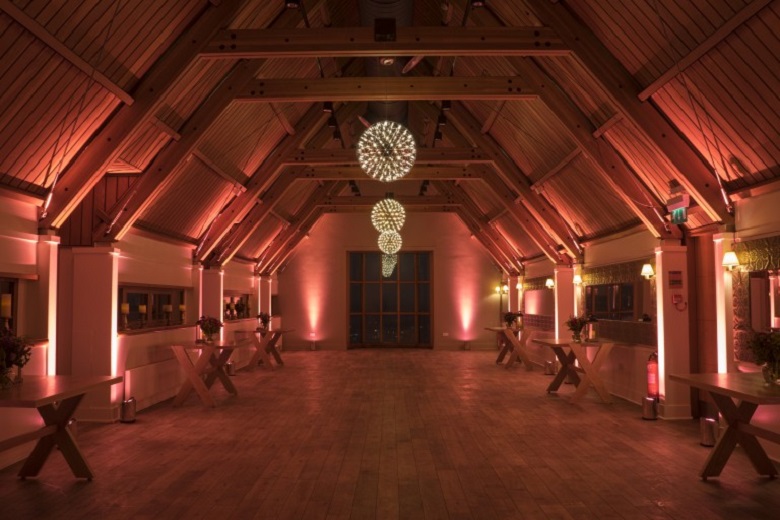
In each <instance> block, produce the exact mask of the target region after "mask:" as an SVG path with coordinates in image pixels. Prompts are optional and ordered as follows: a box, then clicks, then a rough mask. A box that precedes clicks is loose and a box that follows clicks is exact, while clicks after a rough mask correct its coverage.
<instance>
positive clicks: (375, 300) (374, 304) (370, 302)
mask: <svg viewBox="0 0 780 520" xmlns="http://www.w3.org/2000/svg"><path fill="white" fill-rule="evenodd" d="M364 288H365V289H364V290H365V292H366V294H365V296H366V309H365V312H379V284H378V283H367V284H365V285H364Z"/></svg>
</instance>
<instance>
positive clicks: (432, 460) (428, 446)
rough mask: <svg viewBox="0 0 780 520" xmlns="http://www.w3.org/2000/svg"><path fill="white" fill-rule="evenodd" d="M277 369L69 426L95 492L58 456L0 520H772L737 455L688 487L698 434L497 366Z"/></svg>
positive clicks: (490, 356) (5, 479)
mask: <svg viewBox="0 0 780 520" xmlns="http://www.w3.org/2000/svg"><path fill="white" fill-rule="evenodd" d="M284 356H285V366H284V367H283V368H280V369H278V370H275V371H268V370H262V369H258V370H254V371H244V370H242V371H239V372H238V374H237V375H236V376H235V377H234V378H233V381H234V383H235V385H236V387H237V388H238V391H239V396H238V397H233V396H230V395H229V394H227V393H226V392H225V391H224V390H222V389H221V387H220V388H219V389H218V390H215V391H214V395H215V396H216V398H217V402H218V406H217V407H216V408H211V409H208V408H204V407H203V406H201V404H200V402H199V401H198V400H197V398H196V397H195V395H194V394H193V395H192V397H191V398H190V399H189V400H188V401H187V402H186V403H185V404H184V405H183V406H181V407H179V408H173V407H172V406H171V402H170V401H167V402H165V403H161V404H160V405H157V406H155V407H153V408H151V409H147V410H142V411H140V412H139V413H138V415H137V421H136V422H135V423H133V424H123V423H116V424H111V425H102V426H98V427H94V428H85V427H83V426H80V428H79V431H78V440H79V444H80V446H81V447H82V450H83V451H84V453H85V455H86V457H87V459H88V460H89V462H90V464H91V466H92V468H93V470H94V471H95V473H96V477H95V479H94V480H93V481H92V482H86V481H83V480H79V479H75V478H73V476H72V474H71V473H70V470H69V469H68V467H67V465H66V464H65V462H64V459H63V458H62V456H61V455H60V454H59V453H55V454H53V455H52V457H51V458H50V460H49V461H48V462H47V464H46V465H45V466H44V468H43V470H42V472H41V475H40V476H39V477H38V478H35V479H28V480H25V481H21V480H18V479H17V478H16V476H15V475H16V472H17V471H18V470H19V467H20V465H19V464H17V465H15V466H12V467H9V468H6V469H4V470H2V471H0V504H2V506H0V518H8V519H27V518H30V519H33V518H35V519H44V518H60V519H71V518H72V519H78V518H104V519H111V520H114V519H124V518H128V519H130V518H132V519H143V518H150V519H152V518H154V519H157V518H188V519H197V518H208V519H221V518H236V519H250V518H259V519H287V518H289V519H347V518H351V519H371V518H381V519H385V518H388V519H392V518H399V519H416V518H419V519H434V518H451V519H471V518H474V519H480V520H482V519H492V518H534V519H569V518H571V519H582V518H598V519H604V518H625V519H632V520H634V519H656V518H657V519H661V518H662V519H669V518H680V519H692V518H728V519H735V518H736V519H738V518H752V519H760V518H767V519H769V518H773V519H774V518H778V511H780V480H771V479H767V478H765V477H760V476H758V475H756V474H755V472H754V471H753V469H752V466H751V465H750V463H749V461H748V459H747V457H745V455H744V454H743V453H742V452H741V451H740V450H739V449H737V451H736V452H735V454H734V456H733V457H732V458H731V460H730V461H729V463H728V464H727V465H726V468H725V470H724V471H723V474H722V475H721V476H720V477H719V478H714V479H710V480H708V481H706V482H704V481H702V480H700V479H699V478H698V477H697V474H698V471H699V469H700V468H701V466H702V464H703V462H704V460H705V458H706V457H707V455H708V453H709V450H710V449H711V448H705V447H702V446H700V445H699V429H698V422H695V421H692V420H689V421H644V420H642V418H641V410H640V409H639V407H638V406H637V405H634V404H631V403H627V402H624V401H621V400H616V402H614V403H612V404H609V405H606V404H602V403H601V402H599V401H598V399H597V398H596V396H595V393H592V395H589V396H588V397H587V398H586V399H584V400H583V401H581V402H580V403H579V404H577V405H570V404H568V403H567V402H566V400H565V399H563V398H561V397H560V396H557V395H548V394H547V393H546V392H545V387H546V385H547V384H548V383H549V381H550V377H551V376H545V375H542V372H541V371H540V370H536V371H534V372H527V371H525V369H524V368H523V367H522V366H518V367H516V368H512V369H510V370H505V369H504V368H503V367H498V366H496V365H495V364H494V360H495V352H439V351H429V350H402V349H398V350H364V351H349V352H346V351H344V352H286V353H285V354H284ZM570 390H571V389H570V387H568V385H564V387H562V391H563V392H567V391H570Z"/></svg>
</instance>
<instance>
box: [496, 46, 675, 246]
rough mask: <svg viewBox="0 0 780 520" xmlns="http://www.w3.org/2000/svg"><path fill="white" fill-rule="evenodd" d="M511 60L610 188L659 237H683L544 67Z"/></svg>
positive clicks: (529, 62) (618, 155)
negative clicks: (595, 132)
mask: <svg viewBox="0 0 780 520" xmlns="http://www.w3.org/2000/svg"><path fill="white" fill-rule="evenodd" d="M511 63H512V64H513V65H514V66H515V68H516V69H517V71H518V73H519V74H520V75H522V76H523V77H524V78H526V79H527V80H528V81H529V82H531V83H532V84H533V85H534V86H535V87H536V88H539V89H541V90H542V91H543V93H542V95H541V97H540V99H541V101H542V102H544V104H545V105H547V107H548V108H549V109H550V111H552V112H553V113H554V114H555V116H556V117H557V118H558V119H559V120H560V121H561V122H562V123H563V124H564V126H566V128H567V130H568V131H569V134H570V135H571V136H572V138H574V140H575V141H576V142H577V144H578V145H579V147H580V149H581V150H582V151H583V152H584V153H585V155H586V157H587V158H588V159H589V160H590V161H591V164H592V165H593V167H594V169H595V171H596V173H598V174H599V176H600V177H601V178H602V180H603V181H604V183H605V184H606V185H607V187H608V188H609V189H611V190H612V191H614V192H615V194H616V195H617V196H618V197H620V199H621V200H622V201H623V202H624V203H625V204H626V206H627V207H629V208H630V209H631V211H633V213H634V214H635V215H636V216H637V217H639V219H640V220H641V221H642V223H643V224H644V225H645V227H646V228H647V230H648V231H650V233H652V234H653V235H654V236H655V237H656V238H675V239H679V238H681V237H682V232H681V231H680V229H679V227H678V226H673V225H671V224H669V223H667V222H666V221H665V220H664V219H663V218H662V216H663V215H664V214H665V213H666V208H665V207H663V206H662V205H661V204H660V203H659V201H658V200H656V198H655V197H654V196H653V194H652V193H651V192H650V190H648V189H647V187H646V186H645V185H644V184H642V182H641V181H640V180H639V178H638V176H637V175H636V174H635V173H634V172H633V171H632V170H631V169H630V168H629V167H628V165H627V164H626V162H625V161H624V160H623V158H622V157H621V156H620V154H618V152H617V151H616V150H615V149H614V148H613V147H612V145H610V144H609V142H608V141H606V140H605V139H600V138H596V137H594V130H593V129H594V125H593V124H592V123H591V121H590V119H588V117H587V116H586V115H585V114H584V113H583V112H582V111H581V110H580V109H578V108H577V106H576V105H575V104H574V103H572V102H571V100H570V99H569V97H568V96H567V95H566V94H565V93H564V92H563V91H562V90H561V89H560V88H558V86H557V85H555V83H554V82H553V80H552V79H551V78H550V77H549V76H548V75H547V74H546V73H545V72H544V71H543V70H542V69H541V67H539V65H537V64H535V63H533V62H532V61H531V60H523V59H516V60H512V61H511ZM537 184H538V183H537Z"/></svg>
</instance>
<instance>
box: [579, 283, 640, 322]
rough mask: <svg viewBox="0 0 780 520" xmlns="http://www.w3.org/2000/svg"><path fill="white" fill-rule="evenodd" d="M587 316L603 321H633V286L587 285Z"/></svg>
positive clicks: (617, 284) (624, 284) (620, 284)
mask: <svg viewBox="0 0 780 520" xmlns="http://www.w3.org/2000/svg"><path fill="white" fill-rule="evenodd" d="M585 309H586V311H587V312H586V313H587V314H588V315H591V314H592V315H594V316H596V318H601V319H605V320H624V321H625V320H633V319H635V316H634V284H631V283H616V284H604V285H589V286H587V287H586V288H585Z"/></svg>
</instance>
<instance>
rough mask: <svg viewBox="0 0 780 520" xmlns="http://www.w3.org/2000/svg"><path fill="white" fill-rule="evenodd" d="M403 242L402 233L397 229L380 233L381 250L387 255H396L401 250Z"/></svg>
mask: <svg viewBox="0 0 780 520" xmlns="http://www.w3.org/2000/svg"><path fill="white" fill-rule="evenodd" d="M401 243H402V240H401V235H399V234H398V233H397V232H396V231H383V232H382V233H381V234H380V235H379V240H377V244H378V245H379V250H380V251H382V252H383V253H384V254H386V255H394V254H396V253H397V252H398V251H400V250H401Z"/></svg>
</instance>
